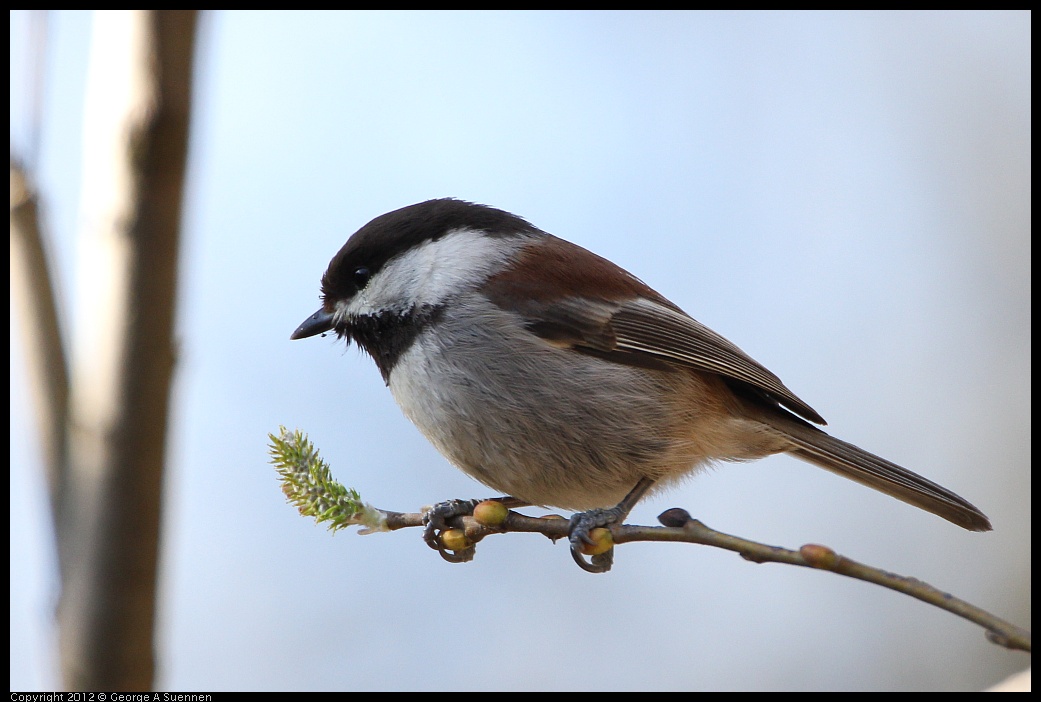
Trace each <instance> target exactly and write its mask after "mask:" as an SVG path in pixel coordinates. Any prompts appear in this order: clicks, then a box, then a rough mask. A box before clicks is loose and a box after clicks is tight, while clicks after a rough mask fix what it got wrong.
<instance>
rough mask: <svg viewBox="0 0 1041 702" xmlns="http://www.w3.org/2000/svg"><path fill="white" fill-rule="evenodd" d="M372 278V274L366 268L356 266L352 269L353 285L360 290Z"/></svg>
mask: <svg viewBox="0 0 1041 702" xmlns="http://www.w3.org/2000/svg"><path fill="white" fill-rule="evenodd" d="M371 276H372V272H371V271H370V270H369V267H368V266H358V267H357V268H355V269H354V284H355V285H357V286H358V289H359V290H361V289H362V288H364V287H365V284H366V283H368V282H369V278H370V277H371Z"/></svg>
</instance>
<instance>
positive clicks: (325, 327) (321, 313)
mask: <svg viewBox="0 0 1041 702" xmlns="http://www.w3.org/2000/svg"><path fill="white" fill-rule="evenodd" d="M332 328H333V316H332V315H331V314H329V313H328V312H326V311H325V310H321V309H320V310H318V311H317V312H315V313H314V314H312V315H311V316H310V317H308V318H307V319H305V320H304V323H303V324H301V325H300V326H299V327H297V328H296V331H295V332H293V333H292V334H291V335H290V337H289V338H290V340H295V339H306V338H307V337H309V336H315V335H317V334H324V333H325V332H327V331H329V330H330V329H332Z"/></svg>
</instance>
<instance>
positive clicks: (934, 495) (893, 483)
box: [769, 416, 991, 531]
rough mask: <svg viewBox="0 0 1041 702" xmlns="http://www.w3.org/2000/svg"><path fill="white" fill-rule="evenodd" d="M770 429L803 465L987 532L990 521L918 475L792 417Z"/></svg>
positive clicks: (773, 423)
mask: <svg viewBox="0 0 1041 702" xmlns="http://www.w3.org/2000/svg"><path fill="white" fill-rule="evenodd" d="M769 423H770V425H771V426H772V427H773V428H774V429H777V430H778V431H780V432H781V433H783V434H784V435H785V437H787V438H788V439H789V440H790V441H791V442H792V443H793V444H795V446H796V448H794V449H792V450H791V451H790V453H791V454H793V455H795V456H798V457H799V458H801V459H803V460H804V461H809V462H810V463H813V464H815V465H817V466H820V467H821V468H824V469H826V470H830V471H832V472H834V473H838V474H839V475H841V476H843V477H846V478H849V479H850V480H855V481H857V482H858V483H861V484H862V485H867V486H868V487H871V488H874V489H875V490H878V491H880V492H884V493H885V494H887V495H890V496H892V497H895V498H896V499H898V500H903V501H904V502H906V503H908V504H911V505H914V506H915V507H918V508H920V509H924V510H925V511H927V512H932V513H933V514H935V515H937V516H940V517H943V518H944V519H946V520H947V521H949V522H952V523H954V524H957V525H958V526H960V527H963V528H965V529H969V530H970V531H990V530H991V526H990V520H989V519H987V517H986V515H984V514H983V512H981V511H980V510H978V509H977V508H976V507H975V506H973V505H972V504H970V503H969V502H968V501H967V500H966V499H965V498H963V497H960V496H959V495H956V494H954V493H953V492H951V491H950V490H948V489H947V488H945V487H943V486H941V485H937V484H936V483H934V482H932V481H931V480H926V479H925V478H923V477H922V476H920V475H918V474H917V473H913V472H911V471H909V470H907V469H906V468H902V467H901V466H898V465H897V464H895V463H892V462H890V461H887V460H886V459H884V458H882V457H880V456H876V455H875V454H873V453H869V452H867V451H865V450H864V449H862V448H859V447H857V446H854V445H853V444H850V443H847V442H845V441H842V440H841V439H836V438H835V437H833V436H831V435H830V434H827V433H825V432H823V431H821V430H820V429H817V428H816V427H813V426H811V425H809V424H807V423H805V422H803V421H801V420H799V419H797V418H795V417H790V416H788V417H784V418H776V420H775V421H770V422H769Z"/></svg>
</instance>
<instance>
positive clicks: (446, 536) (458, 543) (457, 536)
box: [441, 529, 473, 551]
mask: <svg viewBox="0 0 1041 702" xmlns="http://www.w3.org/2000/svg"><path fill="white" fill-rule="evenodd" d="M441 545H442V546H444V547H445V549H447V550H449V551H464V550H466V549H468V548H470V547H471V546H473V544H472V543H471V542H470V539H468V538H466V534H464V533H463V530H462V529H445V530H444V531H443V532H441Z"/></svg>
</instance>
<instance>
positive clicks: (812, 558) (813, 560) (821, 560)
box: [799, 544, 839, 570]
mask: <svg viewBox="0 0 1041 702" xmlns="http://www.w3.org/2000/svg"><path fill="white" fill-rule="evenodd" d="M799 554H800V555H801V556H802V557H803V558H804V559H805V560H806V562H807V563H808V564H810V565H811V566H813V567H814V568H824V569H827V570H830V569H831V568H834V567H835V566H836V565H838V563H839V554H837V553H835V552H834V551H833V550H831V549H830V548H828V547H827V546H821V545H820V544H805V545H803V546H801V547H800V548H799Z"/></svg>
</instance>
